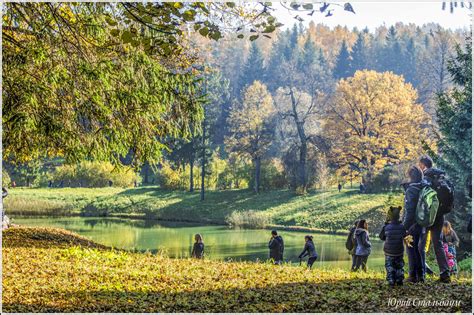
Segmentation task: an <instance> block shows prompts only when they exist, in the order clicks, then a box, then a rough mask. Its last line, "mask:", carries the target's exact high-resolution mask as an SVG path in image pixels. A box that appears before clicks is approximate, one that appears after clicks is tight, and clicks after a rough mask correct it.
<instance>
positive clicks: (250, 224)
mask: <svg viewBox="0 0 474 315" xmlns="http://www.w3.org/2000/svg"><path fill="white" fill-rule="evenodd" d="M225 222H226V223H227V224H228V225H229V226H230V227H234V228H235V227H239V228H251V229H263V228H265V227H266V226H267V225H268V223H269V219H268V216H266V215H265V214H263V213H261V212H257V211H254V210H248V211H234V212H232V213H231V214H230V215H228V216H227V217H226V219H225Z"/></svg>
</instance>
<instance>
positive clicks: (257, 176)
mask: <svg viewBox="0 0 474 315" xmlns="http://www.w3.org/2000/svg"><path fill="white" fill-rule="evenodd" d="M260 165H261V160H260V157H257V158H255V186H254V191H255V192H256V193H257V194H258V193H259V192H260Z"/></svg>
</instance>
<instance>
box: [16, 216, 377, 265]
mask: <svg viewBox="0 0 474 315" xmlns="http://www.w3.org/2000/svg"><path fill="white" fill-rule="evenodd" d="M13 223H16V224H21V225H29V226H44V227H55V228H63V229H66V230H69V231H72V232H75V233H77V234H80V235H83V236H85V237H88V238H90V239H92V240H94V241H96V242H98V243H101V244H104V245H109V246H113V247H116V248H124V249H135V250H141V251H145V250H150V251H152V252H158V251H162V252H164V253H166V255H168V256H169V257H172V258H183V257H189V256H190V252H191V249H192V243H193V239H194V234H196V233H200V234H201V235H202V236H203V239H204V244H205V254H206V257H207V258H210V259H224V260H229V259H232V260H237V261H239V260H247V261H256V260H260V261H262V260H266V259H268V247H267V245H268V241H269V238H270V231H269V230H253V229H252V230H250V229H230V228H228V227H226V226H216V225H206V226H203V225H198V224H190V223H181V222H180V223H177V222H164V221H156V220H134V219H123V218H103V217H102V218H92V217H88V218H85V217H15V218H14V219H13ZM280 234H281V235H282V237H283V239H284V241H285V252H284V259H285V261H291V262H293V263H297V262H299V260H298V255H299V254H300V252H301V250H302V249H303V246H304V235H306V234H308V233H304V232H287V231H280ZM313 239H314V243H315V245H316V250H317V252H318V255H319V257H320V258H319V259H318V261H317V262H316V264H315V266H320V267H323V266H330V267H340V268H350V264H351V262H350V259H351V257H350V256H349V255H348V253H347V250H346V248H345V241H346V237H345V236H339V235H332V234H313ZM371 242H372V254H371V256H370V257H369V260H368V267H369V268H371V269H373V270H382V269H383V268H384V267H383V266H384V256H383V251H382V246H383V243H382V242H381V241H379V240H378V239H376V236H375V235H372V238H371Z"/></svg>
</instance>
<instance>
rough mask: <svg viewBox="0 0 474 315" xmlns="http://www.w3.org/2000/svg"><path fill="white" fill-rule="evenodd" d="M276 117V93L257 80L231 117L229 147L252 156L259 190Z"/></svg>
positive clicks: (227, 143)
mask: <svg viewBox="0 0 474 315" xmlns="http://www.w3.org/2000/svg"><path fill="white" fill-rule="evenodd" d="M273 117H274V107H273V99H272V96H271V94H270V93H269V92H268V90H267V87H266V86H265V85H264V84H262V83H261V82H259V81H255V82H254V83H253V84H252V85H250V86H249V87H248V88H247V89H246V90H245V93H244V96H243V101H242V103H241V104H240V103H235V104H234V106H233V107H232V110H231V112H230V116H229V119H228V123H229V126H230V136H229V137H227V138H226V139H225V143H226V149H227V151H228V152H229V153H232V152H236V153H238V154H239V155H243V156H248V157H250V158H251V159H252V163H253V165H254V170H255V176H254V177H255V183H254V190H255V192H256V193H258V192H259V191H260V167H261V161H262V158H263V157H264V155H265V153H266V152H267V150H268V149H269V147H270V144H271V142H272V139H273V126H272V125H273Z"/></svg>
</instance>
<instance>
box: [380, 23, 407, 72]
mask: <svg viewBox="0 0 474 315" xmlns="http://www.w3.org/2000/svg"><path fill="white" fill-rule="evenodd" d="M381 53H382V55H381V56H380V57H381V58H379V60H380V63H379V64H380V69H379V70H380V71H392V72H393V73H395V74H402V72H403V71H402V64H403V61H402V59H401V58H403V55H402V47H401V45H400V41H399V39H398V36H397V30H396V29H395V27H394V26H391V27H390V28H389V30H388V33H387V37H386V39H385V46H384V48H383V49H382V51H381Z"/></svg>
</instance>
